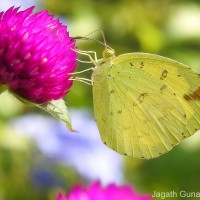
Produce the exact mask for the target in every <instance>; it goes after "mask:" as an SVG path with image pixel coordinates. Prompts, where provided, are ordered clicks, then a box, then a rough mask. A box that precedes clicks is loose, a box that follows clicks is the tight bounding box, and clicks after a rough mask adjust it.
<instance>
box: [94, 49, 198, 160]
mask: <svg viewBox="0 0 200 200" xmlns="http://www.w3.org/2000/svg"><path fill="white" fill-rule="evenodd" d="M92 86H93V101H94V115H95V120H96V123H97V125H98V129H99V131H100V134H101V138H102V140H103V142H104V143H105V144H106V145H107V146H108V147H110V148H111V149H113V150H115V151H117V152H119V153H121V154H123V155H128V156H132V157H136V158H144V159H151V158H155V157H158V156H160V155H161V154H163V153H166V152H168V151H169V150H170V149H172V147H173V146H174V145H176V144H178V143H180V141H181V140H183V139H184V138H186V137H189V136H191V135H193V134H194V133H195V132H196V131H197V130H199V129H200V74H198V73H197V72H194V71H192V70H191V69H190V68H189V67H187V66H186V65H184V64H182V63H179V62H177V61H174V60H171V59H168V58H165V57H161V56H158V55H153V54H147V53H127V54H122V55H119V56H117V57H115V52H114V50H113V49H108V48H106V50H105V51H104V53H103V58H102V59H100V60H98V61H97V62H95V68H94V71H93V74H92Z"/></svg>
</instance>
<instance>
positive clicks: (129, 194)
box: [56, 182, 152, 200]
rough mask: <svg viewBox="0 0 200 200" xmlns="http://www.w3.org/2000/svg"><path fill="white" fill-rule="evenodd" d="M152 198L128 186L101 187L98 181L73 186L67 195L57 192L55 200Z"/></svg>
mask: <svg viewBox="0 0 200 200" xmlns="http://www.w3.org/2000/svg"><path fill="white" fill-rule="evenodd" d="M83 199H84V200H152V197H151V196H150V195H143V194H138V193H137V192H135V190H134V189H133V188H132V187H131V186H129V185H125V186H117V185H115V184H110V185H108V186H107V187H105V188H102V187H101V185H100V183H99V182H94V183H93V184H92V185H90V186H89V187H88V188H84V187H82V186H76V187H74V188H73V189H72V190H71V192H70V193H69V194H68V195H64V194H61V193H59V194H58V196H57V198H56V200H83Z"/></svg>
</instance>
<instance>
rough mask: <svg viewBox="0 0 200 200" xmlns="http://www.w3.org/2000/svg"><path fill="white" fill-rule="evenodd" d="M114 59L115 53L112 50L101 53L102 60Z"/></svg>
mask: <svg viewBox="0 0 200 200" xmlns="http://www.w3.org/2000/svg"><path fill="white" fill-rule="evenodd" d="M114 57H115V51H114V49H105V50H104V51H103V58H105V59H112V58H114Z"/></svg>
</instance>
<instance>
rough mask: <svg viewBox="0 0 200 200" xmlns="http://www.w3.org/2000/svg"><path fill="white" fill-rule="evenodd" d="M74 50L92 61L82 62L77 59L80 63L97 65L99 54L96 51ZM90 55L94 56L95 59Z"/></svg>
mask: <svg viewBox="0 0 200 200" xmlns="http://www.w3.org/2000/svg"><path fill="white" fill-rule="evenodd" d="M72 50H73V51H75V52H76V53H78V54H81V55H85V56H88V57H89V59H90V61H82V60H78V59H77V60H78V61H79V62H82V63H93V64H94V65H96V63H97V54H96V52H95V51H83V50H76V49H72ZM90 54H93V57H94V58H93V57H92V56H91V55H90Z"/></svg>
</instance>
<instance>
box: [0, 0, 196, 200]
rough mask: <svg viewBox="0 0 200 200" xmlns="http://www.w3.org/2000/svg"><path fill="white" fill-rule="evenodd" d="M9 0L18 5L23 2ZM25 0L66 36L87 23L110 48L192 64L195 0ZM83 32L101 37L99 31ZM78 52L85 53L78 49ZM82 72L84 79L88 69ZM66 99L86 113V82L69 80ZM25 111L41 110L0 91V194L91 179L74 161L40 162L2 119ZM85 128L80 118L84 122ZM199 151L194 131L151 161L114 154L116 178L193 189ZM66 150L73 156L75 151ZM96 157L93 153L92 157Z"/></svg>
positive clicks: (143, 188) (44, 195)
mask: <svg viewBox="0 0 200 200" xmlns="http://www.w3.org/2000/svg"><path fill="white" fill-rule="evenodd" d="M1 2H4V3H6V2H7V0H2V1H1ZM9 3H10V4H13V5H15V4H16V5H17V6H18V5H19V4H21V5H23V4H25V2H23V1H13V2H12V1H10V2H9ZM31 4H32V5H34V4H37V6H36V10H37V11H39V10H42V9H47V10H49V12H50V13H53V14H55V15H58V16H60V17H61V19H62V20H63V23H66V24H67V26H68V30H69V31H70V35H71V36H74V37H75V36H85V35H88V34H89V33H91V32H92V31H94V30H103V32H104V34H105V37H106V42H107V44H108V45H110V46H111V47H112V48H114V49H115V51H116V54H117V55H119V54H122V53H128V52H135V51H140V52H148V53H155V54H159V55H162V56H165V57H169V58H172V59H175V60H177V61H179V62H182V63H184V64H187V65H189V66H190V67H192V68H193V69H195V70H197V71H200V56H199V53H200V1H198V0H76V1H71V0H42V1H31ZM25 7H26V6H25ZM88 37H91V38H94V39H97V40H100V41H103V39H102V36H101V34H100V33H99V32H95V33H93V34H91V35H89V36H88ZM77 46H78V48H79V49H81V50H86V51H87V50H92V51H96V52H97V55H98V58H101V52H102V51H103V49H104V47H103V46H102V45H100V44H98V43H95V42H90V41H77ZM80 59H81V60H87V57H83V56H80ZM89 67H91V65H90V64H82V63H80V64H79V65H78V68H77V71H80V70H83V69H87V68H89ZM82 76H83V77H85V78H90V76H91V72H87V73H85V74H83V75H82ZM66 101H67V102H68V104H69V107H70V108H73V109H76V110H82V109H86V110H88V112H92V93H91V86H88V85H86V84H83V83H79V82H78V83H77V82H75V83H74V85H73V87H72V88H71V91H70V93H69V94H68V95H67V97H66ZM27 113H35V114H38V113H39V114H42V115H46V114H45V113H43V112H42V111H40V110H38V109H35V108H32V107H27V106H24V105H22V104H21V103H19V102H18V101H17V100H14V99H12V98H10V97H5V96H3V97H2V96H0V199H1V200H22V199H29V200H36V199H37V200H38V199H41V200H53V199H55V195H56V193H57V191H60V190H63V191H68V189H69V188H71V187H72V186H73V185H74V184H75V183H79V182H82V183H88V182H90V181H91V179H87V178H85V177H83V176H81V175H80V173H79V172H78V171H77V170H76V169H75V168H72V167H70V166H66V165H63V164H59V163H54V162H51V161H49V160H48V161H46V158H45V155H43V153H42V152H41V151H39V150H38V148H37V145H36V144H35V143H34V142H32V141H31V140H30V139H27V138H26V137H24V136H20V134H15V133H16V132H17V130H15V129H13V128H12V127H10V122H11V121H12V120H14V119H18V118H20V117H22V116H24V115H26V114H27ZM83 120H84V119H83ZM72 123H73V121H72ZM87 128H88V127H87V124H85V127H84V129H85V130H87ZM80 132H81V131H80ZM88 148H89V147H88ZM61 154H62V152H61ZM199 155H200V136H199V133H196V134H195V135H194V136H193V137H191V138H189V139H186V140H185V141H183V142H182V143H181V144H180V145H178V146H176V147H174V149H173V150H172V151H170V152H169V153H167V154H165V155H163V156H161V157H159V158H156V159H153V160H149V161H143V160H136V159H133V158H124V157H122V156H121V158H122V160H123V161H122V162H123V166H124V167H123V169H122V173H123V178H122V182H124V183H128V184H132V185H133V186H134V187H135V188H136V190H137V191H139V192H141V193H151V194H153V193H154V191H158V192H168V191H176V192H177V193H179V192H180V191H182V190H184V191H187V192H200V158H199ZM73 156H77V158H78V156H81V155H73ZM97 159H98V157H97V156H95V155H94V162H96V160H97ZM66 162H67V161H66ZM108 165H109V163H108ZM36 169H37V170H42V171H43V172H44V171H45V173H46V174H47V177H48V178H47V180H46V178H45V177H46V176H44V175H42V177H41V178H40V181H39V182H37V181H35V178H34V176H35V173H33V172H34V170H36ZM45 173H43V174H45ZM30 174H31V175H30ZM32 174H34V175H32ZM49 174H50V177H51V178H50V179H49ZM52 174H53V175H52ZM52 176H53V178H52ZM116 176H118V175H117V174H116ZM45 180H46V182H45ZM55 180H56V181H55ZM41 182H42V184H41ZM60 183H62V184H60ZM157 199H161V198H157ZM169 199H172V198H169ZM173 199H191V200H192V199H197V198H192V197H191V198H190V197H185V198H181V197H177V198H173Z"/></svg>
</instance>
